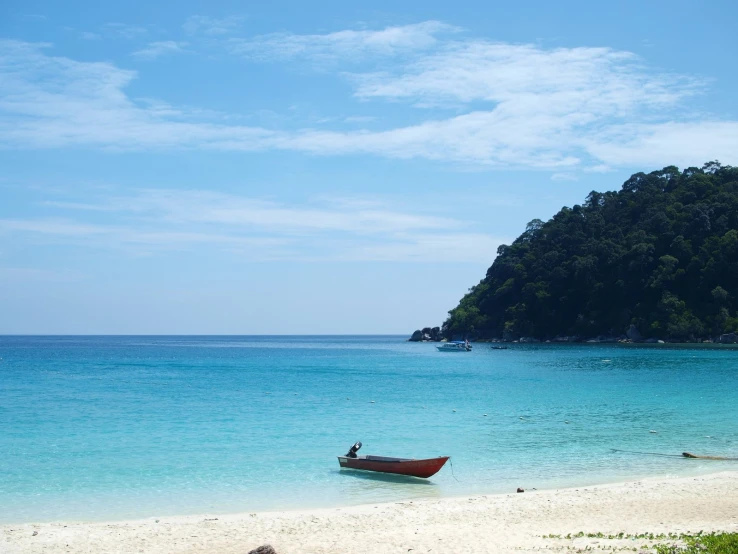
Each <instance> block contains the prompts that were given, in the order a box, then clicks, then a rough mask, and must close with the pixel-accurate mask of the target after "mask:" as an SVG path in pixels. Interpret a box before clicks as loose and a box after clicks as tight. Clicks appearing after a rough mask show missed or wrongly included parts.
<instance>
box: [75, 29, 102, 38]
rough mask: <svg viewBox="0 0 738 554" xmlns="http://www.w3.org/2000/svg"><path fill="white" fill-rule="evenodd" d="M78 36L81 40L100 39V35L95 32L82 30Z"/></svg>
mask: <svg viewBox="0 0 738 554" xmlns="http://www.w3.org/2000/svg"><path fill="white" fill-rule="evenodd" d="M79 38H81V39H82V40H100V39H101V38H102V37H101V36H100V35H99V34H97V33H90V32H88V31H83V32H82V33H80V34H79Z"/></svg>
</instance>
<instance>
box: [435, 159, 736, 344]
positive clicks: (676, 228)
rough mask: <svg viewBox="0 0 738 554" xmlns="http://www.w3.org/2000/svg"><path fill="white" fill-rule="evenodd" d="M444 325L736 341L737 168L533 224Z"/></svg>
mask: <svg viewBox="0 0 738 554" xmlns="http://www.w3.org/2000/svg"><path fill="white" fill-rule="evenodd" d="M497 254H498V255H497V258H496V259H495V260H494V263H493V264H492V266H491V267H490V268H489V270H488V271H487V275H486V277H485V278H484V279H483V280H482V281H481V282H480V283H479V284H478V285H476V286H474V287H472V288H471V289H470V290H469V292H468V294H466V295H465V296H464V298H463V299H462V300H461V302H460V303H459V305H458V306H457V307H456V308H454V309H453V310H451V311H450V312H449V318H448V319H447V320H446V322H445V323H444V325H443V333H444V335H445V336H447V337H451V336H455V335H472V336H477V337H486V338H494V337H503V336H506V337H508V338H518V337H535V338H539V339H551V338H554V337H555V336H557V335H559V336H560V335H568V336H580V337H596V336H600V335H608V336H617V335H622V334H623V333H624V332H625V330H626V329H627V328H628V327H629V326H630V324H634V325H635V326H636V328H637V329H638V331H640V333H641V334H642V336H643V337H644V338H648V337H656V338H663V339H672V340H693V339H698V338H707V337H714V336H716V335H719V334H721V333H726V332H732V331H736V330H738V313H736V310H738V168H734V167H730V166H721V165H720V164H719V163H717V162H710V163H707V164H705V165H704V166H703V167H702V168H701V169H699V168H694V167H692V168H688V169H686V170H684V171H682V172H680V171H679V169H678V168H676V167H674V166H670V167H666V168H664V169H662V170H661V171H654V172H652V173H649V174H645V173H637V174H635V175H633V176H632V177H631V178H630V179H628V180H627V181H626V182H625V183H624V184H623V187H622V189H621V190H620V191H618V192H605V193H599V192H591V193H590V194H589V196H587V199H586V202H585V203H584V205H582V206H579V205H576V206H574V207H573V208H568V207H564V208H562V209H561V211H559V212H558V213H557V214H556V215H555V216H554V217H553V218H552V219H551V220H549V221H547V222H545V223H544V222H542V221H540V220H534V221H531V222H530V223H529V224H528V226H527V228H526V230H525V232H524V233H523V234H522V235H520V236H519V237H518V238H517V239H516V240H515V241H514V242H513V243H512V244H511V245H509V246H507V245H503V246H500V247H499V248H498V250H497Z"/></svg>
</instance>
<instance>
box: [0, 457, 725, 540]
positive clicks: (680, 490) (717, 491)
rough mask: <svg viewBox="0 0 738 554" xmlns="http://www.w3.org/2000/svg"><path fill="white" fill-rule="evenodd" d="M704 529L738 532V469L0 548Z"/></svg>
mask: <svg viewBox="0 0 738 554" xmlns="http://www.w3.org/2000/svg"><path fill="white" fill-rule="evenodd" d="M700 530H702V531H732V532H738V471H733V472H723V473H716V474H711V475H707V476H701V477H688V478H674V479H648V480H641V481H635V482H629V483H620V484H612V485H604V486H592V487H580V488H575V489H560V490H547V491H526V492H524V493H512V494H506V495H487V496H475V497H471V498H446V499H441V500H422V501H405V502H395V503H389V504H376V505H375V504H370V505H366V506H357V507H348V508H331V509H322V510H305V511H295V512H263V513H244V514H232V515H201V516H186V517H164V516H162V517H159V518H158V519H148V520H141V521H122V522H107V523H72V522H68V523H41V524H23V525H20V524H16V525H4V526H2V527H0V534H1V536H2V538H1V539H0V552H2V553H8V554H15V553H22V554H27V553H56V552H59V553H61V552H64V553H77V552H85V553H103V552H104V553H128V552H131V553H139V552H162V553H170V552H171V553H201V552H208V553H219V554H229V553H239V554H246V553H247V552H248V551H249V550H251V549H253V548H256V547H257V546H259V545H262V544H265V543H268V544H271V545H272V546H273V547H274V548H275V549H276V551H277V552H278V554H309V553H316V554H317V553H321V554H329V553H330V554H334V553H335V554H338V553H341V554H344V553H356V554H361V553H371V554H377V553H404V554H407V553H408V552H409V553H412V554H418V553H427V552H432V553H441V552H448V553H452V552H454V553H455V552H459V553H461V552H463V553H474V552H495V553H505V552H516V553H521V552H523V553H525V552H540V551H564V552H567V551H569V552H575V551H577V550H579V549H582V550H583V549H585V548H587V547H590V550H594V551H612V550H613V549H615V550H616V551H624V550H625V549H627V550H630V551H633V549H635V550H636V551H640V550H641V549H642V548H645V547H646V546H648V545H650V544H653V542H654V541H653V540H648V539H646V538H633V537H629V536H625V537H624V538H606V537H600V536H587V534H590V535H597V534H598V533H602V534H603V535H616V534H618V533H625V534H626V535H639V534H642V533H654V534H660V533H664V534H668V533H687V532H691V533H694V532H697V531H700ZM34 533H36V534H35V535H34ZM579 533H584V536H572V537H571V538H566V535H567V534H572V535H577V534H579ZM551 535H555V536H554V537H551ZM556 535H558V536H560V537H557V536H556ZM655 542H661V543H663V542H673V540H672V541H669V540H668V539H661V540H657V541H655Z"/></svg>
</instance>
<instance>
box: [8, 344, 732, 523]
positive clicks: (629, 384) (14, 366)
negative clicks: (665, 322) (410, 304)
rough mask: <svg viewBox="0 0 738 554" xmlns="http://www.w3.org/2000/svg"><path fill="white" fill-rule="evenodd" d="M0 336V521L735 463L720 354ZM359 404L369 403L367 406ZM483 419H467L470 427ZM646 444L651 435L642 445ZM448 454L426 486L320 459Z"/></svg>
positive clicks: (494, 486) (190, 510) (211, 509)
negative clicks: (352, 453)
mask: <svg viewBox="0 0 738 554" xmlns="http://www.w3.org/2000/svg"><path fill="white" fill-rule="evenodd" d="M404 339H405V337H391V336H382V337H366V336H362V337H211V336H209V337H148V336H147V337H0V357H2V360H1V361H0V522H23V521H45V520H92V519H119V518H140V517H150V516H162V515H174V514H195V513H226V512H234V511H253V510H265V509H289V508H298V507H317V506H335V505H344V504H358V503H368V502H377V501H390V500H397V499H400V498H414V497H435V496H450V495H462V494H472V493H494V492H511V491H514V490H515V489H516V488H517V487H518V486H521V487H523V488H533V487H535V488H539V489H541V488H547V487H548V488H550V487H558V486H568V485H585V484H594V483H602V482H611V481H619V480H625V479H629V478H640V477H649V476H659V477H661V476H672V475H688V474H696V473H705V472H712V471H720V470H728V469H738V463H737V462H715V461H698V460H686V459H682V458H680V457H678V456H656V455H650V454H638V453H631V452H619V451H613V449H618V450H628V451H637V452H644V453H645V452H650V453H657V454H674V455H678V454H680V453H681V452H682V451H685V450H687V451H692V452H698V453H707V454H712V455H720V454H723V455H732V456H738V351H736V350H732V349H725V348H697V347H695V348H684V347H671V346H669V345H660V346H658V347H651V348H646V347H636V346H619V345H609V346H605V345H512V346H511V347H510V348H509V349H508V350H492V349H491V348H490V347H489V345H486V344H476V345H475V346H474V350H473V352H471V353H461V354H453V353H451V354H449V353H440V352H437V351H436V348H435V345H433V344H417V343H408V342H405V340H404ZM372 401H374V402H373V403H372ZM485 414H486V415H485ZM651 431H656V432H655V433H653V432H651ZM357 440H361V441H362V442H363V443H364V448H363V449H362V450H361V452H360V453H361V454H379V455H388V456H401V457H433V456H438V455H450V456H452V463H453V466H450V465H448V464H447V466H446V467H445V468H444V469H443V470H442V471H441V472H440V473H439V474H437V475H436V476H435V477H433V478H432V479H431V480H429V481H427V482H426V481H420V480H414V479H405V478H399V477H398V478H382V477H374V476H373V475H372V474H362V473H359V472H351V471H339V468H338V463H337V461H336V458H335V456H336V455H340V454H344V453H345V451H346V450H347V449H348V447H349V446H350V445H351V444H353V442H354V441H357Z"/></svg>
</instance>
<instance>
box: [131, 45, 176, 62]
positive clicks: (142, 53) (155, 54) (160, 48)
mask: <svg viewBox="0 0 738 554" xmlns="http://www.w3.org/2000/svg"><path fill="white" fill-rule="evenodd" d="M184 46H187V43H186V42H175V41H173V40H164V41H159V42H150V43H149V44H148V45H147V46H146V48H143V49H141V50H137V51H136V52H134V53H133V54H131V55H132V56H135V57H137V58H141V59H144V60H155V59H156V58H159V57H161V56H164V55H165V54H175V53H177V52H184V50H183V47H184Z"/></svg>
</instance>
